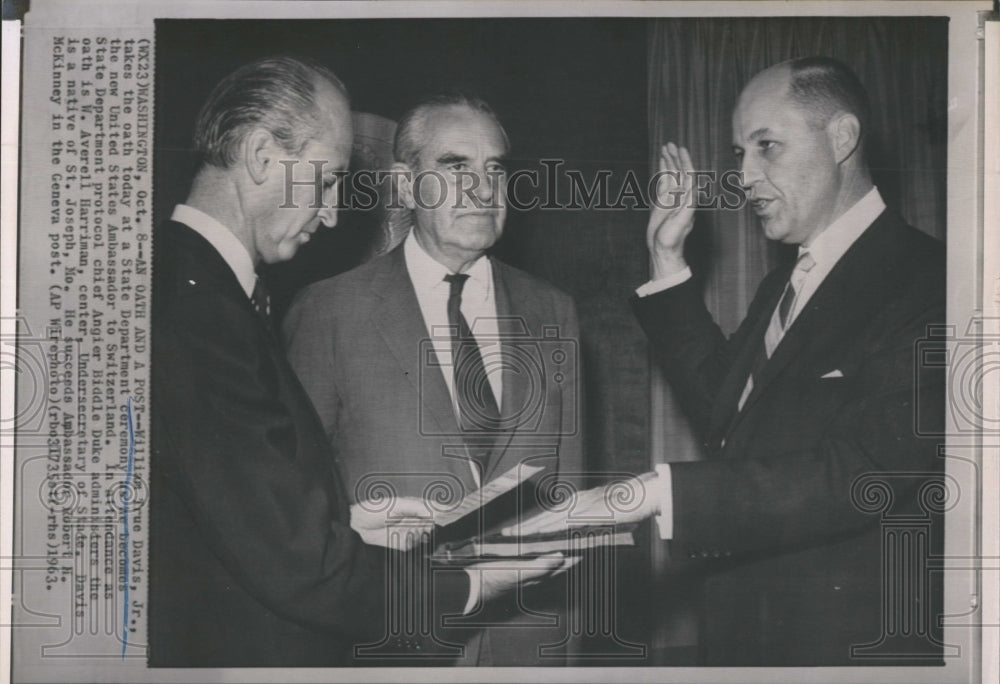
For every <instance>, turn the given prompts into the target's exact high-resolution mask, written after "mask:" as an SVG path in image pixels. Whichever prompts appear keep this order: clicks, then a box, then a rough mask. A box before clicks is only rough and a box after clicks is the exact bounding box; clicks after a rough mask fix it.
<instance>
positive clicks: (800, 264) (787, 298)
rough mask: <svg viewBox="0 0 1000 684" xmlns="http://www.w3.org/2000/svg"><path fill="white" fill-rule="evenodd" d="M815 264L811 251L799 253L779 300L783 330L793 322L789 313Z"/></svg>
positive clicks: (780, 321) (779, 312) (779, 318)
mask: <svg viewBox="0 0 1000 684" xmlns="http://www.w3.org/2000/svg"><path fill="white" fill-rule="evenodd" d="M815 265H816V262H815V260H813V258H812V255H811V254H809V252H802V254H800V255H799V260H798V261H796V262H795V268H794V269H793V270H792V275H791V276H790V277H789V278H788V284H787V285H785V291H784V293H783V294H782V295H781V301H780V302H778V322H779V323H780V324H781V331H782V332H784V331H785V330H787V329H788V325H789V324H790V323H791V321H790V320H789V315H790V314H791V313H792V306H793V305H794V304H795V300H796V298H797V297H798V296H799V292H801V291H802V283H803V282H804V281H805V279H806V274H808V273H809V271H810V270H812V267H813V266H815ZM772 351H773V350H772ZM768 356H770V354H768Z"/></svg>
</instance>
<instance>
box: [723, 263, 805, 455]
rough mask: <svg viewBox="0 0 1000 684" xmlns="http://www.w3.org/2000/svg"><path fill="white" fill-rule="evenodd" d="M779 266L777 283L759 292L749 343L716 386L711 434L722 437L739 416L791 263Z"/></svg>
mask: <svg viewBox="0 0 1000 684" xmlns="http://www.w3.org/2000/svg"><path fill="white" fill-rule="evenodd" d="M782 270H783V271H784V273H783V275H782V276H781V277H779V278H776V279H775V283H776V286H775V287H773V288H772V289H771V291H770V292H763V293H761V295H762V296H763V297H764V298H765V300H764V303H763V305H762V308H761V311H762V314H761V315H760V316H758V318H757V320H756V321H755V323H754V326H753V329H752V330H751V331H750V335H749V336H748V337H747V340H748V343H747V344H745V345H744V346H743V347H742V348H741V349H739V350H738V352H737V355H736V358H735V359H734V360H733V366H732V369H731V370H730V371H729V374H728V375H726V378H725V380H724V381H723V384H722V387H721V388H720V389H719V400H718V401H716V402H715V405H714V406H713V410H712V418H711V423H710V426H709V429H710V434H711V435H713V436H715V437H724V436H725V435H726V434H727V433H728V432H729V431H730V430H731V429H732V426H733V425H732V424H733V422H734V420H736V418H738V415H737V405H738V404H739V398H740V396H741V395H742V394H743V389H744V387H745V386H746V383H747V378H748V377H750V372H751V371H752V370H753V366H754V363H755V362H756V360H757V355H758V354H759V353H763V348H764V333H765V332H766V331H767V326H768V322H769V321H770V319H771V313H772V312H773V311H774V309H775V307H777V306H778V300H779V299H781V293H782V291H783V289H784V283H785V282H786V281H787V280H788V275H789V274H790V273H791V271H792V266H791V265H789V266H787V267H782ZM744 412H745V411H744Z"/></svg>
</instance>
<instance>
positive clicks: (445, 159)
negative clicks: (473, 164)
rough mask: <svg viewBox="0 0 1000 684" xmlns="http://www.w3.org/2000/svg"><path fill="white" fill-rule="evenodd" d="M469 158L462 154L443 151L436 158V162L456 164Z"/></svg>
mask: <svg viewBox="0 0 1000 684" xmlns="http://www.w3.org/2000/svg"><path fill="white" fill-rule="evenodd" d="M467 161H469V158H468V157H466V156H465V155H464V154H455V153H454V152H445V153H444V154H442V155H441V156H440V157H438V158H437V163H438V164H444V165H448V164H457V163H459V162H467Z"/></svg>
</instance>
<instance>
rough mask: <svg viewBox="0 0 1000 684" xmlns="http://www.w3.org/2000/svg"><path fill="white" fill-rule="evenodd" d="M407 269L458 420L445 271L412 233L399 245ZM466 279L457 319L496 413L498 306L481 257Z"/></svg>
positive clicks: (489, 268)
mask: <svg viewBox="0 0 1000 684" xmlns="http://www.w3.org/2000/svg"><path fill="white" fill-rule="evenodd" d="M403 255H404V257H405V259H406V270H407V271H408V272H409V274H410V282H411V283H413V289H414V291H415V292H416V293H417V302H418V303H419V304H420V313H421V314H422V315H423V317H424V324H425V325H426V326H427V332H428V334H429V335H430V339H431V340H432V346H433V347H434V353H435V354H436V355H437V358H438V361H439V362H440V364H441V374H442V375H443V376H444V384H445V385H447V387H448V393H449V394H450V395H451V403H452V408H453V409H454V411H455V417H456V419H457V418H458V402H457V400H456V398H455V387H454V384H455V378H454V376H453V373H452V366H451V335H450V328H449V325H448V295H449V293H450V291H451V286H450V285H449V284H448V283H447V282H445V279H444V277H445V276H446V275H450V274H451V271H449V270H448V268H447V267H445V266H444V265H442V264H440V263H439V262H437V261H435V260H434V258H433V257H431V255H430V254H428V253H427V252H426V251H424V248H423V247H421V246H420V243H419V242H417V239H416V237H414V235H413V231H410V234H409V235H407V236H406V241H405V242H404V244H403ZM465 274H466V275H467V276H469V278H468V280H466V281H465V286H464V287H463V288H462V315H463V316H464V317H465V320H466V322H467V323H468V324H469V328H470V329H471V330H472V335H473V336H474V337H475V338H476V344H477V345H478V346H479V353H480V354H481V355H482V357H483V365H484V366H485V367H486V376H487V378H488V379H489V382H490V387H491V388H492V389H493V396H494V398H495V399H496V402H497V408H498V409H499V408H501V403H500V402H501V400H502V398H503V373H502V368H501V365H502V364H501V363H500V359H501V357H500V332H499V328H498V326H497V301H496V294H495V292H494V287H493V266H492V264H490V260H489V259H488V258H486V257H485V256H481V257H479V259H477V260H476V261H475V263H473V264H472V266H471V267H470V268H469V269H468V270H467V271H466V272H465Z"/></svg>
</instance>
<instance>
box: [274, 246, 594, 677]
mask: <svg viewBox="0 0 1000 684" xmlns="http://www.w3.org/2000/svg"><path fill="white" fill-rule="evenodd" d="M492 266H493V274H494V285H495V292H496V307H497V316H498V318H499V319H500V326H499V327H500V338H501V349H502V351H501V356H502V358H503V360H504V363H505V366H504V372H503V398H502V401H501V414H502V416H501V417H502V418H503V419H504V420H506V421H507V429H506V430H504V431H503V433H502V434H501V437H500V439H499V440H498V446H497V448H496V449H495V451H494V455H493V458H492V459H491V461H490V465H489V467H488V469H487V473H486V478H485V481H488V480H489V479H491V478H492V477H494V476H496V475H498V474H501V473H503V472H505V471H507V470H509V469H510V468H512V467H514V466H516V465H517V464H518V463H531V464H534V465H542V466H544V467H545V468H546V471H545V472H544V473H541V474H539V475H538V476H536V478H537V479H538V480H539V481H541V482H547V483H549V484H551V483H553V482H554V481H555V478H556V477H557V476H558V477H561V478H563V479H568V480H572V481H574V482H575V481H576V480H577V478H578V476H579V474H580V472H581V470H582V446H581V441H582V440H581V430H580V427H581V426H580V420H579V409H580V407H581V397H580V396H579V384H578V375H579V367H578V361H579V358H580V355H579V350H578V342H577V341H578V339H579V324H578V322H577V317H576V309H575V307H574V305H573V302H572V300H571V299H570V298H569V296H567V295H565V294H563V293H562V292H560V291H558V290H556V289H555V288H553V287H552V286H551V285H549V284H547V283H545V282H543V281H541V280H538V279H537V278H534V277H533V276H530V275H528V274H526V273H524V272H522V271H519V270H517V269H515V268H513V267H511V266H508V265H506V264H504V263H502V262H500V261H497V260H495V259H494V260H492ZM470 325H472V326H473V332H475V323H474V322H472V321H470ZM284 332H285V342H286V347H287V350H288V355H289V360H290V361H291V364H292V366H293V368H295V371H296V373H298V375H299V377H300V378H301V379H302V383H303V385H304V386H305V388H306V391H307V392H308V393H309V396H310V397H311V398H312V400H313V404H314V405H315V406H316V410H317V412H318V413H319V416H320V419H321V420H322V421H323V425H324V428H325V429H326V433H327V437H328V439H329V440H330V443H331V445H332V446H333V449H334V451H335V452H336V454H337V458H338V463H339V465H340V468H341V471H342V472H343V473H344V474H345V479H346V481H347V483H348V486H349V487H350V491H349V495H350V497H351V499H352V501H355V500H364V499H367V498H370V497H371V496H372V494H373V493H374V492H375V491H376V490H373V489H372V487H373V486H375V484H376V483H377V482H386V483H388V484H389V485H390V486H392V487H393V488H394V489H395V490H396V491H397V492H398V493H401V494H403V495H406V496H426V497H429V498H433V497H434V496H440V495H442V494H443V493H444V492H450V494H451V495H452V496H455V497H461V496H463V495H464V494H466V493H468V492H471V491H473V490H474V489H475V482H474V479H473V477H472V473H471V471H470V468H469V464H468V461H467V460H466V458H465V457H464V448H463V444H464V439H463V436H462V434H461V432H460V430H459V427H458V425H457V423H456V420H455V413H454V410H453V408H452V402H451V396H450V394H449V392H448V388H447V386H446V385H445V382H444V379H443V377H442V373H441V368H440V367H439V366H437V365H435V362H434V360H435V357H434V355H433V353H432V351H431V349H432V347H431V345H430V334H429V331H428V330H427V327H426V325H425V324H424V320H423V316H422V314H421V311H420V305H419V303H418V301H417V297H416V293H415V292H414V290H413V285H412V283H411V281H410V278H409V275H408V273H407V269H406V260H405V256H404V251H403V247H402V246H400V247H398V248H397V249H395V250H393V251H392V252H390V253H389V254H387V255H384V256H382V257H379V258H377V259H374V260H372V261H370V262H368V263H367V264H364V265H362V266H360V267H358V268H356V269H354V270H352V271H350V272H348V273H344V274H341V275H339V276H336V277H334V278H330V279H328V280H324V281H322V282H318V283H314V284H313V285H311V286H309V287H307V288H305V289H304V290H303V291H302V292H301V293H299V295H298V296H297V297H296V299H295V301H294V302H293V304H292V307H291V308H290V310H289V313H288V314H287V316H286V318H285V324H284ZM496 361H497V359H486V360H485V362H486V363H487V365H491V364H492V363H494V362H496ZM445 370H446V371H447V370H449V369H445ZM446 496H447V495H446ZM511 512H513V511H511ZM473 531H474V530H473ZM560 629H562V630H563V631H565V625H560ZM516 631H517V630H506V631H505V633H504V635H503V639H502V641H503V642H504V645H505V646H510V649H509V650H510V651H511V652H512V658H514V659H515V662H517V663H526V662H534V660H533V656H532V653H531V652H532V651H533V650H534V646H535V645H536V644H537V643H538V640H544V639H545V637H544V636H543V635H541V634H540V633H538V632H537V630H536V631H534V632H533V631H532V630H521V632H522V633H524V632H525V631H526V632H527V633H528V635H529V636H534V635H537V639H535V640H534V641H533V642H532V645H531V646H524V647H515V646H514V645H513V644H514V641H515V640H516V638H517V637H518V636H519V634H517V633H515V632H516ZM496 641H497V640H494V644H493V653H494V655H495V656H499V654H498V649H499V648H501V646H500V645H499V644H497V643H496ZM543 643H544V641H543ZM518 650H520V653H519V654H517V655H514V652H516V651H518ZM518 658H527V660H518ZM493 664H501V660H500V659H499V658H494V660H493Z"/></svg>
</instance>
